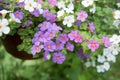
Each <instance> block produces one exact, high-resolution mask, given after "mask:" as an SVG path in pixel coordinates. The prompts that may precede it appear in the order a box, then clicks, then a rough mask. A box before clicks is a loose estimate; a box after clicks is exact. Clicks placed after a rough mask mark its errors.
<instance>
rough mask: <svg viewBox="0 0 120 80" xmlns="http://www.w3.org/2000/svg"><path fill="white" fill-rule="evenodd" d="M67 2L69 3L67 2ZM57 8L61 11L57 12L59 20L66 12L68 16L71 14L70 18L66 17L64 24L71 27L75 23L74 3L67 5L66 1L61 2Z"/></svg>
mask: <svg viewBox="0 0 120 80" xmlns="http://www.w3.org/2000/svg"><path fill="white" fill-rule="evenodd" d="M66 2H69V1H66ZM57 6H58V8H59V11H58V12H57V18H61V17H62V16H63V15H64V14H65V12H66V13H67V14H70V15H69V16H65V17H64V21H63V24H64V25H67V27H71V26H72V24H73V23H74V22H75V20H74V15H72V13H73V10H74V5H73V3H72V2H69V4H68V5H65V1H62V0H61V1H59V2H58V4H57Z"/></svg>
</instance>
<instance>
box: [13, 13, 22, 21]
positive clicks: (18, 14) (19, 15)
mask: <svg viewBox="0 0 120 80" xmlns="http://www.w3.org/2000/svg"><path fill="white" fill-rule="evenodd" d="M14 15H15V17H16V18H18V19H19V20H22V19H23V12H22V11H15V12H14Z"/></svg>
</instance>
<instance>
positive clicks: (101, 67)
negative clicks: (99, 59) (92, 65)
mask: <svg viewBox="0 0 120 80" xmlns="http://www.w3.org/2000/svg"><path fill="white" fill-rule="evenodd" d="M96 68H97V72H98V73H100V72H105V69H104V66H103V65H97V66H96Z"/></svg>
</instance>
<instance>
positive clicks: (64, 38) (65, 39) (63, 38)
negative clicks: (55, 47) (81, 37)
mask: <svg viewBox="0 0 120 80" xmlns="http://www.w3.org/2000/svg"><path fill="white" fill-rule="evenodd" d="M57 40H58V41H60V42H62V43H63V44H65V43H66V42H67V41H68V40H69V39H68V36H67V34H61V35H60V36H59V37H58V38H57Z"/></svg>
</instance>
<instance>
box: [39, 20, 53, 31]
mask: <svg viewBox="0 0 120 80" xmlns="http://www.w3.org/2000/svg"><path fill="white" fill-rule="evenodd" d="M50 26H52V25H51V23H50V22H47V21H45V22H42V23H40V24H39V25H38V27H39V28H40V30H41V31H45V30H47V29H49V28H50Z"/></svg>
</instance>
